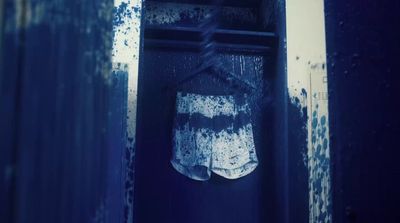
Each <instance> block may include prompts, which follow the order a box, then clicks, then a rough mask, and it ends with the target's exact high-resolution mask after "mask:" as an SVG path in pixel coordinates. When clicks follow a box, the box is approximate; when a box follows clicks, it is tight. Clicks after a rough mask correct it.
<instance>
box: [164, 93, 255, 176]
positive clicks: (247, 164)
mask: <svg viewBox="0 0 400 223" xmlns="http://www.w3.org/2000/svg"><path fill="white" fill-rule="evenodd" d="M250 115H251V112H250V107H249V105H248V103H247V100H246V96H245V95H243V96H237V95H202V94H194V93H184V92H178V93H177V95H176V117H175V124H174V130H173V146H172V149H173V151H172V158H171V164H172V166H173V167H174V168H175V169H176V170H177V171H178V172H180V173H181V174H183V175H185V176H187V177H189V178H191V179H194V180H201V181H204V180H208V179H210V177H211V172H214V173H215V174H218V175H220V176H222V177H225V178H228V179H236V178H240V177H242V176H245V175H247V174H249V173H251V172H252V171H253V170H254V169H255V168H256V167H257V165H258V160H257V155H256V151H255V145H254V138H253V128H252V124H251V116H250Z"/></svg>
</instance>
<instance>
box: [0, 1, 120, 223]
mask: <svg viewBox="0 0 400 223" xmlns="http://www.w3.org/2000/svg"><path fill="white" fill-rule="evenodd" d="M4 4H5V5H4V6H5V21H4V36H3V46H4V48H2V52H1V54H2V60H1V64H2V67H1V73H0V80H1V82H0V84H1V86H0V123H1V126H2V127H1V128H0V148H1V152H2V156H1V160H0V161H1V162H0V163H1V165H2V166H1V177H2V178H1V183H0V185H1V189H2V190H1V193H4V192H5V195H6V196H1V197H2V200H1V201H0V202H1V205H2V206H1V207H4V206H5V207H6V208H5V209H3V208H1V209H2V215H1V218H2V219H1V221H2V222H107V221H108V222H117V221H114V219H111V220H109V219H108V218H107V216H108V213H109V210H107V207H109V205H108V203H109V202H112V201H111V199H112V198H111V197H112V194H110V193H108V192H107V191H112V189H113V187H118V186H120V184H119V185H115V184H113V183H112V179H113V173H112V172H110V170H112V167H113V166H115V165H118V163H117V162H118V161H116V160H115V159H111V158H110V157H113V156H110V154H111V155H115V156H116V157H118V156H119V155H117V154H113V150H115V151H124V148H125V145H124V144H125V140H124V139H125V137H124V135H125V131H126V129H125V127H124V123H125V115H124V114H125V113H124V112H121V109H124V108H126V107H124V106H126V97H124V96H123V95H124V94H125V93H126V78H125V79H124V78H123V76H121V77H120V78H121V79H118V80H116V79H113V78H111V75H112V73H111V48H112V19H113V16H112V10H113V1H111V0H103V1H97V0H87V1H79V0H76V1H70V0H68V1H67V0H52V1H50V0H20V1H13V0H7V1H5V2H4ZM3 65H4V66H3ZM124 92H125V93H124ZM122 132H123V133H122ZM121 146H122V148H121ZM3 154H4V155H3ZM114 158H115V157H114ZM119 158H120V159H119V164H120V163H121V162H122V158H121V157H119ZM117 159H118V158H117ZM3 188H4V190H3ZM3 197H4V198H5V199H3ZM118 199H123V197H119V198H118ZM122 202H124V201H122ZM122 202H121V203H122ZM120 209H122V208H120ZM3 210H4V213H5V215H3ZM120 211H121V213H122V210H120ZM3 220H4V221H3ZM122 220H123V219H122V214H121V219H120V221H122Z"/></svg>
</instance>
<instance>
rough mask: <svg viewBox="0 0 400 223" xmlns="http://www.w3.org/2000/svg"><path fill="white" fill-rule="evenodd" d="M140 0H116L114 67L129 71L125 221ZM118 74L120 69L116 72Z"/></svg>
mask: <svg viewBox="0 0 400 223" xmlns="http://www.w3.org/2000/svg"><path fill="white" fill-rule="evenodd" d="M141 13H142V1H141V0H115V1H114V20H113V29H114V40H113V51H112V61H113V64H114V65H113V67H114V69H115V68H118V67H123V69H124V71H127V72H128V103H127V105H128V106H127V139H128V140H127V145H126V148H127V151H126V154H127V155H126V157H125V158H126V160H125V166H126V179H125V217H126V219H125V222H133V185H134V184H133V180H134V179H133V176H134V169H133V167H134V156H135V133H136V107H137V81H138V73H139V70H138V66H139V51H140V28H141V27H140V24H141ZM116 73H118V72H116Z"/></svg>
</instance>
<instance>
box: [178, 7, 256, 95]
mask: <svg viewBox="0 0 400 223" xmlns="http://www.w3.org/2000/svg"><path fill="white" fill-rule="evenodd" d="M215 2H216V3H215V5H216V9H214V10H213V11H212V12H211V13H210V14H208V16H207V17H206V18H205V20H204V21H203V22H202V24H201V25H200V28H201V29H202V43H201V55H200V57H201V61H202V62H201V64H200V65H199V66H198V67H197V68H196V69H195V70H194V71H193V72H192V73H191V74H190V75H188V76H187V77H185V78H184V79H182V80H180V81H178V83H177V84H176V86H175V88H176V89H177V88H179V86H181V85H183V84H184V83H187V82H189V81H191V80H193V79H194V78H196V77H197V76H199V75H201V74H207V75H210V76H211V77H212V78H215V79H218V80H220V81H223V82H225V83H227V84H228V86H230V87H232V88H233V89H234V90H236V91H240V92H241V93H251V92H253V91H254V90H256V87H255V86H254V85H252V84H250V83H249V82H246V81H244V80H242V79H240V78H239V77H237V76H236V75H234V74H232V73H231V72H228V71H227V70H225V69H224V68H223V67H222V64H221V62H220V61H219V60H218V59H217V58H216V57H215V43H214V41H213V36H214V33H215V30H216V29H217V24H218V20H217V19H218V15H219V14H220V12H221V7H220V5H221V4H222V1H221V0H216V1H215Z"/></svg>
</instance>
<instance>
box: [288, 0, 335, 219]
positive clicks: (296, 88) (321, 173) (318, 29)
mask: <svg viewBox="0 0 400 223" xmlns="http://www.w3.org/2000/svg"><path fill="white" fill-rule="evenodd" d="M286 33H287V36H286V42H287V84H288V93H289V96H290V98H291V102H292V103H296V106H298V107H299V109H300V112H301V110H302V109H303V108H307V117H308V122H307V130H308V146H307V147H308V148H307V167H308V173H309V182H308V186H309V211H310V216H309V222H311V223H314V222H332V216H331V181H330V170H329V163H330V157H329V153H330V150H329V123H328V103H327V101H328V98H327V78H326V68H325V64H326V45H325V20H324V1H322V0H312V1H307V2H304V1H296V0H286ZM307 94H308V97H307Z"/></svg>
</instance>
